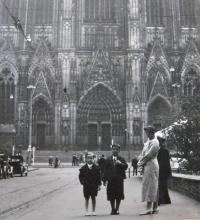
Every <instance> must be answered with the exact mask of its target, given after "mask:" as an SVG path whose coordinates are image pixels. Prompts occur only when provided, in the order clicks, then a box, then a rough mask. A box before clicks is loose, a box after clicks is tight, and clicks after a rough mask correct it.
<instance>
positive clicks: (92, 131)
mask: <svg viewBox="0 0 200 220" xmlns="http://www.w3.org/2000/svg"><path fill="white" fill-rule="evenodd" d="M95 147H97V124H88V149H94V148H95Z"/></svg>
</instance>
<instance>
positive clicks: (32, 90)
mask: <svg viewBox="0 0 200 220" xmlns="http://www.w3.org/2000/svg"><path fill="white" fill-rule="evenodd" d="M35 88H36V87H35V86H33V85H29V86H27V89H29V90H30V100H29V105H30V106H29V108H30V110H29V136H28V137H29V138H28V150H27V151H28V157H27V160H28V163H30V152H31V147H32V111H33V107H32V101H33V92H34V89H35Z"/></svg>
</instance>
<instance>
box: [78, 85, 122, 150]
mask: <svg viewBox="0 0 200 220" xmlns="http://www.w3.org/2000/svg"><path fill="white" fill-rule="evenodd" d="M124 112H125V111H124V108H123V105H122V102H121V100H120V98H119V97H117V95H115V94H114V93H113V92H112V90H110V89H109V88H108V87H106V86H105V85H103V84H98V85H96V86H95V87H93V88H92V89H90V90H89V91H88V92H87V94H86V95H85V96H84V97H83V98H82V99H81V101H80V103H79V105H78V109H77V137H78V138H77V141H78V145H79V146H82V147H86V148H87V149H90V150H92V149H101V150H108V149H109V147H110V144H111V141H112V140H113V141H114V142H118V143H120V144H122V143H123V142H124V132H123V131H124V129H125V114H124Z"/></svg>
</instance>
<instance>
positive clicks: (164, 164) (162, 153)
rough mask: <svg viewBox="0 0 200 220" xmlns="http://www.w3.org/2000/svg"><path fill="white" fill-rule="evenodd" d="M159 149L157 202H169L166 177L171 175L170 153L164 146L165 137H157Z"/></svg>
mask: <svg viewBox="0 0 200 220" xmlns="http://www.w3.org/2000/svg"><path fill="white" fill-rule="evenodd" d="M157 139H158V141H159V144H160V150H159V152H158V164H159V200H158V204H159V205H160V204H170V203H171V200H170V197H169V193H168V179H169V177H171V175H172V173H171V166H170V155H169V151H168V150H167V149H166V148H165V137H164V136H162V137H161V136H158V137H157Z"/></svg>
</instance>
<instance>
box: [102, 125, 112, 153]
mask: <svg viewBox="0 0 200 220" xmlns="http://www.w3.org/2000/svg"><path fill="white" fill-rule="evenodd" d="M101 132H102V133H101V134H102V147H101V148H102V150H109V147H110V144H111V126H110V124H102V127H101Z"/></svg>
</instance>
